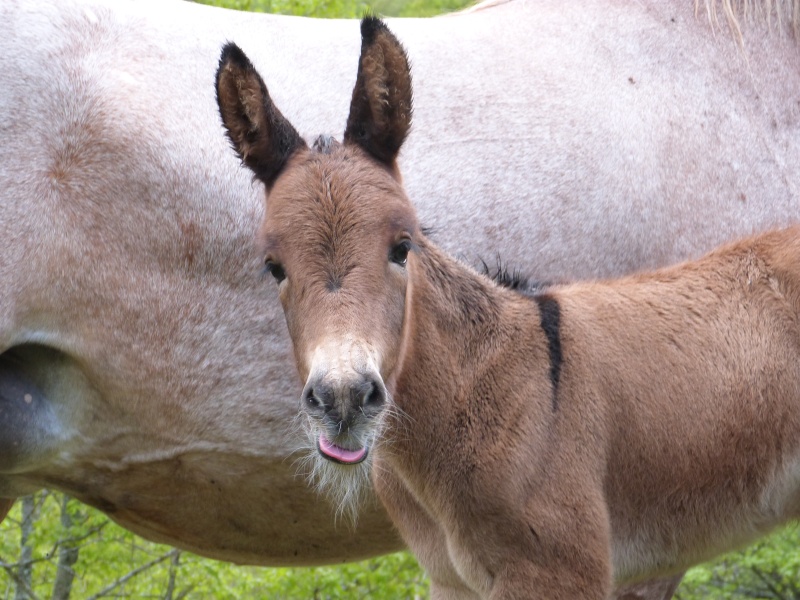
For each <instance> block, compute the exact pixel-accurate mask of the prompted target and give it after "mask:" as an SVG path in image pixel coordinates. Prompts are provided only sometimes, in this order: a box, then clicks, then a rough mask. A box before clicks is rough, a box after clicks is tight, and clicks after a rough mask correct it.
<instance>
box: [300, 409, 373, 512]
mask: <svg viewBox="0 0 800 600" xmlns="http://www.w3.org/2000/svg"><path fill="white" fill-rule="evenodd" d="M306 433H307V434H308V438H309V445H308V451H307V454H306V457H305V459H304V460H303V463H304V466H305V469H304V470H305V472H306V474H307V477H308V479H309V481H310V482H311V483H312V485H313V486H314V487H315V488H316V490H317V491H318V492H319V493H320V494H321V495H323V496H325V497H326V498H327V499H328V501H329V502H330V503H331V504H332V506H333V507H334V510H335V512H336V518H337V519H344V520H345V521H348V522H349V523H350V524H351V525H352V526H355V525H356V523H357V522H358V514H359V512H360V511H361V509H362V507H363V506H364V504H365V502H366V501H367V500H368V499H370V498H371V497H372V483H371V470H372V452H371V449H372V446H373V442H374V439H375V437H374V434H363V435H361V436H357V437H356V436H353V439H354V440H358V443H355V444H352V446H353V447H354V448H358V449H359V450H360V451H361V450H363V453H362V452H360V451H359V452H357V453H356V452H355V451H354V454H353V455H350V456H347V455H345V458H346V459H347V460H341V459H340V458H338V457H337V456H336V455H335V454H334V455H333V456H332V455H331V453H330V452H329V453H326V452H323V449H322V448H323V447H324V446H325V440H326V438H325V430H324V429H323V428H322V427H319V426H314V424H312V423H309V424H308V426H307V428H306Z"/></svg>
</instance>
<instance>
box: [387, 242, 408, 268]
mask: <svg viewBox="0 0 800 600" xmlns="http://www.w3.org/2000/svg"><path fill="white" fill-rule="evenodd" d="M410 251H411V240H403V241H402V242H399V243H398V244H397V245H395V246H394V248H392V249H391V251H390V252H389V260H390V261H392V262H393V263H395V264H398V265H400V266H401V267H404V266H406V261H408V253H409V252H410Z"/></svg>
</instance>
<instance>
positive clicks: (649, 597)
mask: <svg viewBox="0 0 800 600" xmlns="http://www.w3.org/2000/svg"><path fill="white" fill-rule="evenodd" d="M681 579H683V575H678V576H676V577H671V578H670V579H654V580H652V581H644V582H642V583H637V584H634V585H628V586H625V587H622V588H620V589H618V590H616V592H615V594H614V599H615V600H670V598H672V596H673V594H675V590H677V589H678V586H679V585H680V583H681Z"/></svg>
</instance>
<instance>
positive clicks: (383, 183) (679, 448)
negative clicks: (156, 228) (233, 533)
mask: <svg viewBox="0 0 800 600" xmlns="http://www.w3.org/2000/svg"><path fill="white" fill-rule="evenodd" d="M362 38H363V41H362V50H361V58H360V62H359V68H358V76H357V80H356V84H355V89H354V91H353V97H352V103H351V108H350V116H349V118H348V121H347V128H346V131H345V136H344V143H343V144H338V143H335V142H332V141H331V140H328V139H323V140H321V141H318V143H317V144H315V147H314V148H312V149H309V148H308V147H307V146H306V145H305V143H304V142H303V141H302V139H301V138H300V136H299V135H298V134H297V132H296V131H295V129H294V128H293V127H292V126H291V124H289V122H288V121H287V120H286V119H285V118H284V117H283V115H282V114H281V113H280V111H279V110H278V109H277V108H276V107H275V106H274V105H273V104H272V101H271V100H270V98H269V95H268V93H267V90H266V87H265V86H264V83H263V82H262V80H261V78H260V77H259V76H258V75H257V73H255V71H254V69H253V68H252V65H251V64H250V63H249V61H248V60H247V58H246V57H245V56H244V55H243V54H242V53H241V51H240V50H239V49H238V48H236V47H235V46H233V45H229V46H228V47H226V49H225V50H224V52H223V56H222V58H221V61H220V69H219V71H218V77H217V93H218V100H219V104H220V111H221V114H222V118H223V121H224V123H225V126H226V127H227V130H228V133H229V136H230V138H231V140H232V142H233V144H234V147H235V149H236V150H237V151H238V153H239V154H240V156H241V158H242V160H243V161H244V163H245V164H246V165H248V166H249V167H250V168H251V169H252V170H253V171H254V172H255V174H256V176H257V177H259V178H260V179H261V180H262V181H263V182H264V183H265V185H266V187H267V189H268V192H269V200H268V202H267V205H266V215H265V219H264V222H263V226H262V230H261V243H262V244H263V251H264V257H265V263H266V266H267V269H268V270H269V271H270V272H271V273H272V275H273V276H274V278H275V279H276V281H277V282H278V286H279V293H280V299H281V302H282V304H283V308H284V312H285V316H286V322H287V324H288V328H289V333H290V335H291V338H292V341H293V344H294V352H295V359H296V362H297V367H298V370H299V372H300V375H301V377H302V378H304V380H305V381H306V386H305V389H304V391H303V396H302V399H301V402H302V410H303V412H304V414H305V417H306V421H307V430H308V434H309V435H308V437H309V446H310V452H311V456H312V463H313V469H314V473H313V475H314V477H315V478H316V480H317V482H318V484H319V485H320V486H321V487H322V488H323V489H324V490H325V491H326V492H327V493H328V494H329V496H331V497H332V498H333V499H334V501H335V502H336V503H337V504H338V506H339V507H340V510H342V511H346V512H352V514H355V511H357V509H358V502H359V499H360V497H361V493H360V492H361V490H363V487H364V486H365V485H367V484H368V482H369V477H370V473H371V474H372V477H373V479H374V483H375V486H376V489H377V491H378V495H379V496H380V498H381V500H382V501H383V502H384V503H385V505H386V508H387V509H388V511H389V513H390V515H391V517H392V519H393V521H394V522H395V524H396V525H397V527H398V529H399V530H400V532H401V533H402V535H403V537H404V538H405V540H406V541H407V542H408V544H409V546H410V547H411V548H412V550H413V551H414V552H415V553H416V555H417V556H418V558H419V560H420V562H421V563H422V564H423V566H424V567H425V568H426V570H427V571H428V573H429V575H430V577H431V591H432V596H433V597H435V598H475V597H478V598H494V599H500V598H530V597H537V598H545V599H548V600H552V599H572V598H596V599H602V598H607V597H609V595H610V594H611V589H612V582H614V581H615V582H622V583H625V582H633V583H635V582H637V581H640V580H642V579H644V578H646V577H655V576H666V575H670V574H673V573H676V572H679V571H680V570H682V569H685V568H687V567H689V566H691V565H692V564H695V563H697V562H699V561H702V560H704V559H707V558H709V557H712V556H714V555H715V554H717V553H719V552H720V551H723V550H725V549H728V548H731V547H732V546H735V545H737V544H741V543H745V542H747V541H748V540H750V539H753V538H755V537H757V536H758V535H760V534H762V533H763V532H766V531H768V530H770V529H771V528H773V527H774V526H776V525H778V524H780V523H782V522H784V521H786V520H788V519H791V518H794V517H795V516H796V514H797V509H798V492H799V491H800V490H799V489H798V481H800V461H798V456H800V420H799V419H798V410H797V404H798V400H800V331H799V330H798V320H797V309H798V303H800V229H797V228H795V229H789V230H785V231H781V232H775V233H771V234H767V235H764V236H762V237H759V238H753V239H750V240H747V241H744V242H741V243H738V244H735V245H731V246H729V247H726V248H723V249H721V250H718V251H717V252H715V253H712V254H710V255H709V256H707V257H705V258H704V259H702V260H699V261H696V262H692V263H686V264H683V265H680V266H678V267H674V268H670V269H666V270H662V271H659V272H656V273H654V274H648V275H640V276H634V277H629V278H626V279H621V280H618V281H615V282H611V283H585V284H576V285H571V286H564V287H559V288H554V289H552V290H550V291H548V292H547V293H544V294H541V295H538V296H534V297H532V298H528V297H524V296H522V295H519V294H517V293H514V292H512V291H509V290H506V289H502V288H500V287H498V286H496V285H495V284H494V283H492V282H491V281H489V280H488V279H487V278H485V277H483V276H481V275H479V274H477V273H475V272H474V271H472V270H470V269H468V268H466V267H465V266H463V265H461V264H459V263H458V262H457V261H455V260H454V259H452V258H450V257H448V256H447V255H446V254H444V253H443V252H441V251H440V250H439V249H438V248H437V247H436V246H435V245H433V244H432V243H431V242H430V241H429V240H428V239H427V238H426V237H425V235H424V234H423V233H422V231H421V228H420V226H419V223H418V221H417V217H416V215H415V212H414V209H413V207H412V205H411V203H410V202H409V200H408V199H407V197H406V196H405V194H404V192H403V189H402V187H401V183H400V175H399V173H398V170H397V166H396V163H395V159H396V157H397V153H398V151H399V150H400V147H401V146H402V144H403V141H404V139H405V137H406V134H407V133H408V130H409V127H410V122H411V79H410V75H409V69H408V63H407V61H406V58H405V53H404V51H403V49H402V47H401V46H400V44H399V43H398V42H397V40H396V39H395V38H394V37H393V35H392V34H391V33H390V32H389V31H388V29H386V27H385V26H384V25H383V23H381V22H380V21H379V20H377V19H374V18H367V19H365V20H364V21H363V22H362Z"/></svg>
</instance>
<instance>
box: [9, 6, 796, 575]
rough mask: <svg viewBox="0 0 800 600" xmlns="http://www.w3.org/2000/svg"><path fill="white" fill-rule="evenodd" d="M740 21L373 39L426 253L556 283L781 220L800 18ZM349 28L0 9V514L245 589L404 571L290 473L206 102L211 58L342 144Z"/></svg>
mask: <svg viewBox="0 0 800 600" xmlns="http://www.w3.org/2000/svg"><path fill="white" fill-rule="evenodd" d="M709 1H711V0H709ZM764 1H766V0H764ZM734 4H735V3H734ZM756 4H757V5H759V6H756V7H755V8H759V7H760V3H759V2H749V3H747V2H744V6H743V7H740V9H739V13H738V21H736V22H735V23H736V24H735V26H730V25H729V24H728V21H727V19H726V18H725V17H724V16H723V15H722V14H721V13H722V5H720V8H719V10H718V11H717V12H719V13H720V14H719V15H716V13H715V11H714V10H713V5H712V7H711V9H709V10H708V14H709V15H710V18H707V16H706V9H705V8H704V7H703V6H700V7H699V12H698V11H697V10H696V7H695V6H694V4H693V2H691V0H641V1H639V2H636V3H629V4H623V3H613V2H609V0H585V1H584V2H580V3H578V2H563V1H562V0H513V1H510V2H506V3H497V4H496V5H494V6H482V7H479V8H476V9H473V10H470V11H467V12H465V13H462V14H459V15H456V16H450V17H441V18H435V19H408V20H395V21H390V26H391V27H392V29H393V31H395V32H396V33H397V35H398V37H399V38H400V39H401V40H402V42H403V44H404V45H405V46H406V47H407V48H408V50H409V53H410V57H411V62H412V68H413V73H414V78H415V79H414V80H415V92H416V111H415V115H414V118H415V128H416V129H417V130H418V131H424V132H425V135H424V136H416V135H415V133H414V132H413V131H412V133H411V136H410V138H409V140H408V143H407V145H406V146H405V147H404V154H403V156H402V157H401V168H402V170H403V173H405V174H406V181H405V186H406V189H407V191H408V193H409V195H410V197H411V198H412V199H413V200H414V202H415V203H416V205H417V207H418V209H419V214H420V217H421V220H422V222H423V223H424V224H425V225H427V226H429V227H432V228H433V238H434V239H435V240H436V241H437V242H438V243H439V244H440V245H442V246H443V247H444V248H445V249H446V250H448V251H450V252H453V253H456V254H458V255H461V256H463V257H464V258H465V259H466V260H467V262H471V263H475V262H477V260H478V259H479V258H484V259H486V260H488V261H490V262H491V261H493V260H494V259H495V256H496V255H499V256H500V257H502V258H503V260H504V261H505V262H506V263H507V264H508V265H512V266H515V267H520V268H522V269H523V273H524V274H525V275H527V276H529V277H532V278H534V279H538V280H546V281H553V280H564V279H574V278H586V277H595V276H606V275H615V274H620V273H624V272H629V271H633V270H636V269H641V268H645V267H647V268H650V267H655V266H659V265H663V264H666V263H670V262H673V261H675V260H677V259H682V258H686V257H691V256H695V255H699V254H701V253H702V252H703V251H705V250H707V249H708V248H710V247H712V246H714V245H717V244H718V243H720V242H722V241H724V240H726V239H729V238H732V237H738V236H742V235H744V234H748V233H751V232H754V231H758V230H762V229H765V228H767V227H769V226H773V225H781V224H786V223H789V222H791V221H793V220H795V218H796V217H797V216H798V215H800V171H798V168H797V165H798V164H800V106H799V105H798V100H799V99H800V51H798V44H797V43H796V41H795V39H794V38H793V36H792V34H791V33H790V31H789V30H790V29H791V27H790V23H789V17H788V12H787V13H786V14H784V15H783V18H782V19H778V18H777V17H778V11H783V10H788V11H789V12H791V10H793V7H791V6H790V7H788V8H786V7H784V4H783V3H781V4H779V5H778V6H777V7H773V8H763V9H761V10H755V8H754V5H756ZM724 5H725V6H728V7H729V8H730V2H729V1H728V0H725V2H724ZM746 6H750V9H751V10H750V14H747V15H746V14H745V12H744V7H746ZM765 6H766V5H765ZM770 6H771V3H770ZM733 8H734V9H736V6H734V7H733ZM794 10H795V11H796V9H794ZM768 12H769V15H768V14H766V13H768ZM761 13H764V14H761ZM770 15H771V17H772V18H771V22H772V25H771V26H770V25H769V23H768V21H770V19H768V18H767V17H768V16H770ZM737 28H738V29H737ZM357 31H358V25H357V23H356V22H354V21H315V20H308V19H300V18H292V17H278V16H270V15H253V14H246V13H238V12H232V11H225V10H221V9H215V8H210V7H205V6H198V5H194V4H191V3H184V2H165V1H158V2H156V1H152V2H141V1H140V2H133V1H130V2H126V1H122V0H10V1H6V2H3V3H2V4H1V5H0V53H1V54H2V56H3V68H2V69H0V140H2V143H0V199H1V200H0V231H2V237H3V240H4V242H5V243H4V251H3V252H2V254H1V255H0V278H2V285H0V345H1V346H2V347H1V348H0V351H2V352H3V354H2V358H0V402H2V405H1V406H0V408H2V410H1V411H0V496H3V497H7V498H13V497H16V496H19V495H21V494H26V493H30V492H32V491H34V490H36V489H39V488H41V487H50V488H54V489H59V490H61V491H64V492H66V493H68V494H70V495H72V496H74V497H76V498H78V499H80V500H82V501H83V502H86V503H88V504H91V505H93V506H95V507H98V508H100V509H101V510H103V511H105V512H106V513H107V514H109V515H110V516H111V517H112V518H113V519H114V520H115V521H117V522H118V523H120V524H122V525H123V526H125V527H127V528H129V529H131V530H133V531H135V532H136V533H139V534H140V535H143V536H145V537H147V538H150V539H154V540H157V541H162V542H167V543H170V544H174V545H177V546H180V547H183V548H188V549H190V550H192V551H194V552H198V553H200V554H204V555H207V556H211V557H215V558H218V559H222V560H229V561H234V562H240V563H253V564H266V565H286V564H320V563H325V562H334V561H342V560H354V559H358V558H362V557H367V556H373V555H376V554H380V553H383V552H388V551H391V550H395V549H397V548H399V547H400V546H401V543H400V541H399V538H398V536H397V535H396V534H395V533H394V532H393V531H392V529H391V528H390V526H389V522H388V519H387V518H386V516H385V514H384V512H383V510H382V509H381V508H380V507H379V505H378V504H377V503H375V502H372V503H369V504H368V506H367V508H366V510H365V511H364V513H363V515H361V517H360V520H359V526H358V528H357V529H356V530H349V529H348V528H347V527H344V526H339V527H338V528H337V526H336V525H335V523H334V517H333V514H332V512H331V510H330V508H329V506H328V504H327V503H326V502H321V501H320V500H319V499H318V498H317V496H316V495H315V494H314V492H313V491H311V490H310V489H309V488H308V487H307V485H306V483H305V481H304V480H303V479H302V478H301V477H298V476H297V475H296V467H295V465H294V458H295V457H296V456H297V454H296V452H295V448H294V443H295V441H294V440H296V436H295V435H293V432H291V431H288V430H287V428H286V427H285V423H286V422H287V420H289V419H291V417H292V416H293V415H294V414H295V413H296V412H297V409H298V405H297V401H296V398H297V397H298V394H299V389H298V384H297V382H296V378H295V374H294V367H293V364H292V357H291V356H290V345H289V342H288V338H287V335H286V328H285V324H284V321H283V316H282V315H281V311H280V306H279V303H278V301H277V298H276V295H275V290H274V286H273V285H271V281H264V277H263V275H262V265H261V262H260V259H261V257H259V256H258V254H257V253H256V251H255V247H254V244H253V236H254V232H255V230H256V227H257V225H258V223H259V221H260V219H261V216H262V211H263V208H262V202H263V190H262V188H261V186H260V184H256V183H253V182H252V181H251V176H250V174H249V172H248V171H246V170H244V169H242V168H240V167H239V165H238V163H237V160H236V158H235V156H234V154H233V152H232V151H231V150H230V148H229V147H228V145H227V142H226V141H225V138H224V135H223V130H222V127H221V124H220V121H219V117H218V115H217V112H216V105H215V101H214V85H213V83H214V73H215V70H216V66H217V58H218V56H219V50H220V48H221V46H222V44H223V43H224V42H225V41H226V40H234V41H236V42H237V43H238V44H239V45H240V46H241V47H242V48H243V49H244V50H245V51H246V52H247V53H248V55H249V56H251V57H252V58H253V60H254V62H255V64H256V66H257V68H258V69H259V71H260V72H261V73H262V75H263V76H264V79H265V80H266V81H267V82H268V83H269V85H270V89H274V90H275V91H276V94H275V102H276V104H277V105H279V106H280V107H281V108H282V109H283V110H284V111H285V112H286V116H287V118H289V119H290V120H291V121H292V122H293V123H294V124H295V125H296V126H297V127H298V129H299V130H300V133H301V134H306V135H311V134H317V133H320V132H330V133H332V134H334V135H339V134H340V133H341V131H342V130H343V128H344V122H343V121H342V117H341V116H342V115H343V114H346V109H347V99H348V96H349V94H348V92H349V90H350V89H351V88H352V83H353V81H354V73H355V69H354V66H355V65H356V64H357V62H356V61H357V60H358V35H357ZM737 31H740V32H741V36H740V35H738V33H737ZM320 107H323V108H324V110H323V111H320V110H319V108H320ZM489 157H491V160H489ZM498 157H503V161H502V162H498ZM479 200H480V201H479ZM437 231H438V232H440V233H437Z"/></svg>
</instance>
